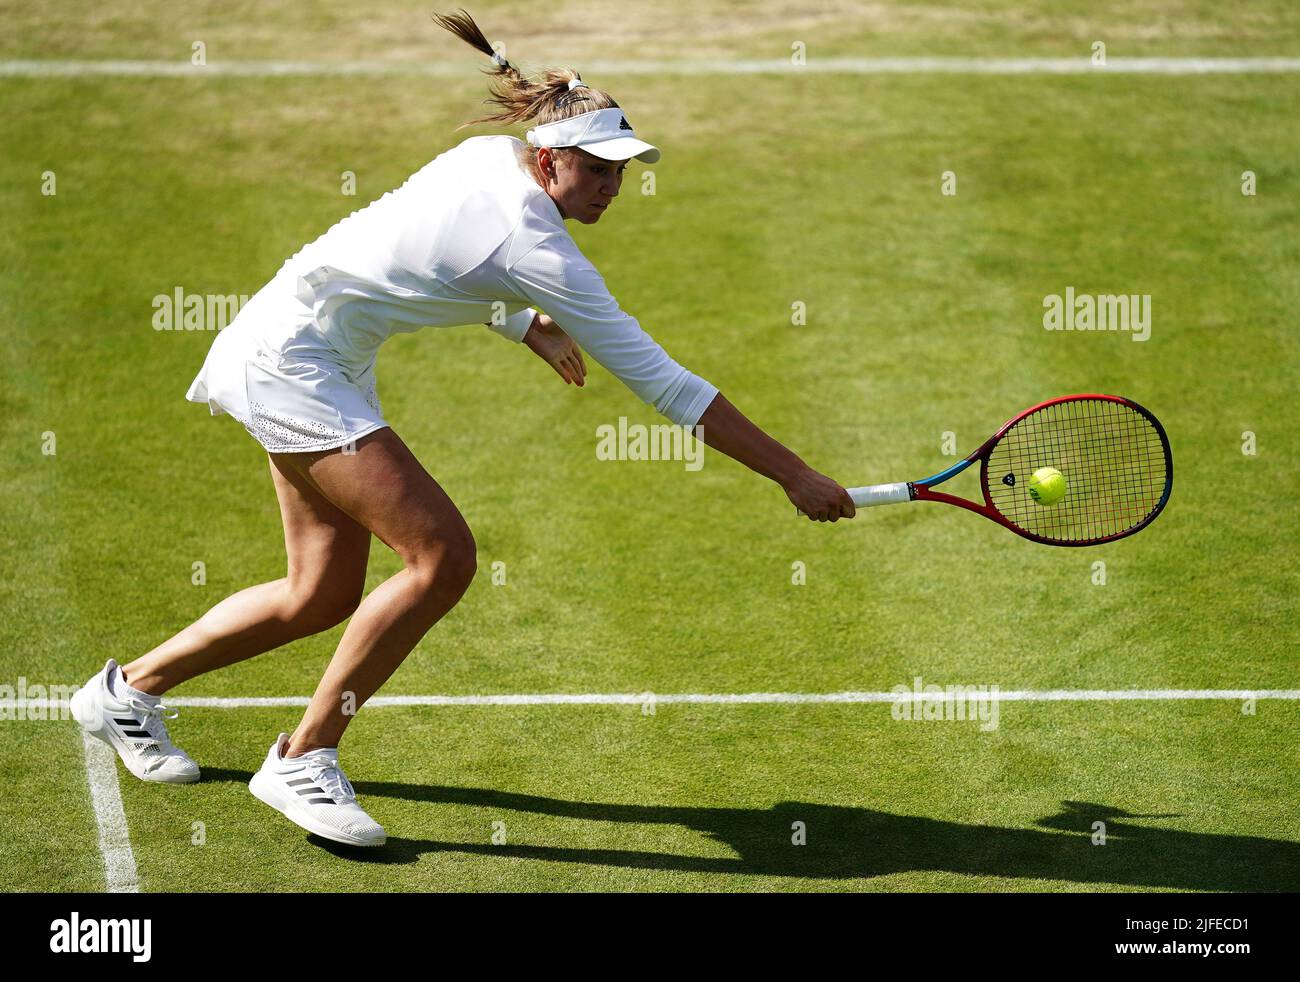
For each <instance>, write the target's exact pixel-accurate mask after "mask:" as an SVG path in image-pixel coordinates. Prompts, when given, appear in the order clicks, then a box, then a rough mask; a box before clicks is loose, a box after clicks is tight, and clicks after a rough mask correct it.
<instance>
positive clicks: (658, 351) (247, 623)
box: [72, 11, 854, 845]
mask: <svg viewBox="0 0 1300 982" xmlns="http://www.w3.org/2000/svg"><path fill="white" fill-rule="evenodd" d="M437 19H438V21H439V23H440V24H441V25H442V26H443V27H445V28H446V29H448V30H449V31H451V32H453V33H454V34H456V35H457V36H458V37H460V38H462V39H463V40H465V41H467V42H468V43H470V44H472V45H473V46H474V47H475V48H477V49H478V50H479V51H481V52H483V53H484V54H486V55H489V56H491V57H492V58H493V61H494V62H495V68H494V69H489V71H491V72H492V73H493V76H494V79H493V84H492V86H491V99H490V100H489V101H490V102H491V103H493V104H495V106H496V107H498V110H499V111H496V112H494V113H493V114H492V115H489V116H486V117H484V118H482V119H477V120H473V122H475V123H478V122H495V123H515V122H524V121H530V122H532V123H533V124H534V125H533V128H532V129H530V130H528V133H527V144H524V143H523V142H521V141H520V140H517V139H515V138H514V137H510V136H477V137H472V138H470V139H467V140H465V141H464V142H463V143H461V144H460V145H459V146H457V147H455V148H454V149H452V150H448V151H447V152H446V153H443V154H441V155H440V156H439V157H437V158H436V159H435V160H433V161H432V162H431V163H429V164H428V165H426V166H425V167H423V168H422V169H421V170H419V171H417V172H416V173H415V174H414V175H413V176H412V177H411V178H409V179H408V180H407V181H406V183H405V184H403V185H402V186H401V187H400V188H398V189H397V190H395V191H391V192H389V193H387V194H385V195H384V196H383V197H381V198H380V199H379V200H377V201H375V202H373V203H372V204H370V205H369V206H368V207H365V208H363V209H361V210H360V211H357V212H354V213H353V214H352V215H350V216H349V217H347V218H345V219H343V220H342V221H340V222H339V223H338V224H336V225H335V226H333V227H332V228H331V229H329V231H327V232H326V233H325V234H324V235H322V236H321V237H320V238H318V239H316V241H314V242H312V243H311V244H310V245H308V246H306V247H305V248H303V249H302V250H300V251H299V252H298V253H297V254H295V255H294V256H293V257H291V258H290V259H289V260H288V261H287V262H285V264H284V266H283V267H282V268H281V269H280V271H279V273H278V274H277V275H276V276H275V277H274V278H273V279H272V280H271V282H270V283H268V284H267V285H266V286H265V287H263V288H262V289H261V290H260V291H259V292H258V293H257V295H256V296H255V297H253V299H252V300H250V301H249V302H248V303H247V304H246V305H245V307H244V308H243V310H242V311H241V312H240V313H239V316H238V317H237V318H236V319H235V320H234V322H233V323H231V325H230V326H229V327H227V328H226V329H225V330H224V331H222V332H221V333H220V334H219V335H217V337H216V339H215V340H214V341H213V344H212V347H211V349H210V351H209V353H208V356H207V359H206V361H205V362H204V365H203V368H202V370H201V371H200V372H199V374H198V377H197V378H195V380H194V383H193V385H192V386H191V387H190V390H189V393H188V395H187V398H188V399H190V400H191V401H193V402H199V403H206V404H207V405H208V406H209V407H210V410H211V414H212V415H214V416H215V415H220V414H223V413H228V414H229V415H231V416H233V417H235V418H236V419H238V420H239V421H240V422H241V423H242V424H243V425H244V426H245V427H246V428H247V429H248V431H249V433H251V434H252V436H253V437H254V438H255V439H256V440H257V441H258V443H260V444H261V445H262V447H263V448H265V450H266V452H267V454H268V457H269V460H270V470H271V478H272V480H273V481H274V484H275V491H276V494H277V496H278V498H279V504H280V513H281V516H282V517H283V520H284V539H285V548H286V551H287V553H288V573H287V575H286V576H285V577H284V578H282V579H279V580H276V581H274V582H272V583H262V584H260V585H257V586H252V587H249V588H247V589H245V590H242V591H240V592H239V593H236V594H234V595H233V596H230V597H228V598H226V599H225V600H223V601H222V602H221V603H219V604H217V605H216V606H215V607H213V608H212V609H211V610H209V611H208V612H207V613H206V614H204V615H203V616H202V617H201V618H200V619H199V620H198V621H196V622H195V623H194V624H192V625H190V626H189V627H187V628H185V629H184V630H183V631H181V632H180V633H179V634H177V635H176V636H175V637H173V638H171V639H170V640H168V641H166V642H164V643H163V644H161V645H159V646H158V647H157V648H155V649H154V650H152V651H150V652H149V653H148V654H146V655H144V656H142V657H140V658H137V659H136V660H135V661H133V662H131V663H130V664H127V665H123V666H119V665H118V664H117V663H116V662H115V661H113V660H111V659H110V660H109V661H108V663H107V664H106V665H105V667H104V669H103V670H102V671H100V672H99V673H98V674H96V675H95V676H94V677H93V678H92V679H91V680H90V681H89V682H88V683H87V684H86V686H85V687H83V688H82V689H81V690H79V691H78V692H77V693H76V694H75V695H74V697H73V700H72V710H73V713H74V715H75V716H76V718H77V720H78V721H79V722H80V723H81V725H82V726H83V727H84V728H85V729H86V730H88V731H89V732H91V733H93V734H95V735H96V736H98V737H99V738H100V739H102V740H104V741H106V742H107V743H109V744H110V745H111V746H113V748H114V749H115V750H117V752H118V754H119V755H120V756H121V758H122V760H123V762H124V763H125V764H126V766H127V768H128V769H129V770H130V771H131V772H132V773H133V774H135V775H136V776H137V777H139V778H141V779H143V780H146V781H167V782H188V781H196V780H198V777H199V769H198V767H197V765H196V764H195V763H194V761H193V760H191V759H190V757H189V756H188V755H186V754H185V752H184V751H182V750H180V749H179V748H178V747H176V746H175V745H174V744H173V743H172V742H171V739H170V737H169V735H168V732H167V728H166V724H165V723H164V722H163V720H164V719H173V718H175V716H176V714H175V713H174V712H173V711H170V710H169V709H168V707H167V706H165V705H164V704H163V703H162V702H161V700H160V696H162V694H163V693H165V692H167V691H168V690H169V689H171V688H172V687H173V686H175V685H177V684H178V683H181V682H184V681H186V680H187V679H191V678H194V677H195V676H197V675H200V674H202V673H204V672H210V671H213V670H214V669H218V668H222V667H224V666H226V665H231V664H234V663H235V662H238V661H241V660H243V659H246V658H251V657H252V656H254V655H257V654H260V653H262V652H265V651H269V650H271V649H273V648H277V647H279V646H280V645H283V644H285V643H287V642H289V641H292V640H294V639H296V638H302V637H305V636H307V635H311V634H315V633H317V632H319V631H324V630H326V629H328V628H330V627H333V626H335V625H336V624H339V623H340V622H342V621H343V620H345V619H347V618H348V617H349V616H350V617H351V622H350V623H349V624H348V626H347V629H346V630H345V632H344V634H343V637H342V640H341V641H340V642H339V646H338V650H337V651H336V653H335V654H334V657H333V659H332V660H331V661H330V663H329V666H328V668H327V669H326V671H325V675H324V677H323V678H322V679H321V681H320V684H319V685H318V687H317V688H316V692H315V694H314V695H313V696H312V699H311V704H310V705H309V706H308V708H307V711H306V713H305V714H304V716H303V718H302V720H301V721H300V722H299V723H298V726H297V727H296V728H295V729H294V731H293V732H292V733H288V734H286V733H281V734H280V735H279V736H278V737H277V738H276V739H275V741H274V743H272V745H271V748H270V750H269V751H268V753H267V755H266V759H265V761H264V762H263V764H262V766H261V769H260V770H259V771H258V772H257V773H256V774H255V775H254V777H253V779H252V781H251V782H250V789H251V790H252V792H253V794H255V795H256V796H257V797H258V798H259V799H261V800H262V801H264V802H266V803H267V804H269V805H271V806H272V807H273V808H276V809H277V810H279V811H280V812H282V813H283V814H284V815H285V816H286V817H288V818H289V819H291V820H292V821H294V822H296V823H297V824H298V825H300V826H302V827H303V828H305V829H308V830H309V831H311V832H314V833H316V834H317V835H320V836H323V837H324V838H327V839H331V840H334V841H336V842H341V843H348V844H352V845H379V844H382V843H383V842H384V839H385V833H384V830H383V829H382V828H381V827H380V826H379V824H378V823H376V822H375V821H374V820H373V819H371V818H370V816H369V815H367V814H366V812H365V811H364V810H362V808H361V807H360V806H359V805H358V804H357V802H356V797H355V794H354V792H353V789H352V786H351V785H350V784H349V783H348V780H347V778H346V776H345V775H344V774H343V771H342V770H341V769H340V767H339V758H338V746H339V741H340V738H341V737H342V736H343V732H344V730H345V729H346V728H347V725H348V723H349V722H350V721H351V719H352V715H353V714H354V713H355V708H359V707H360V706H361V705H362V704H363V703H365V701H366V700H367V699H368V698H369V697H370V696H371V695H373V694H374V693H375V691H376V690H378V689H379V687H380V686H381V685H383V684H384V682H385V681H387V680H388V678H389V677H390V676H391V675H392V674H393V672H394V671H395V670H396V669H397V666H398V665H399V664H401V662H402V660H403V659H404V658H405V657H406V656H407V654H408V653H409V652H410V651H411V650H412V649H413V648H414V647H415V645H416V643H417V642H418V641H419V640H420V638H421V637H423V636H424V634H425V632H427V631H428V630H429V629H430V627H432V626H433V625H434V624H435V623H436V622H437V621H438V620H439V618H441V617H442V616H443V615H444V614H446V613H447V611H449V610H450V609H451V608H452V607H453V606H455V604H456V602H457V601H458V600H459V599H460V597H461V595H462V594H463V593H464V592H465V590H466V589H467V587H468V586H469V583H470V580H471V579H472V578H473V576H474V574H475V570H476V562H477V561H476V556H475V547H474V538H473V536H472V535H471V534H470V530H469V527H468V526H467V525H466V524H465V519H464V518H463V517H462V516H461V513H460V512H459V511H458V510H457V508H456V506H455V505H454V504H453V503H452V502H451V500H450V499H449V498H448V497H447V495H446V494H445V493H444V492H443V490H442V488H441V487H439V485H438V483H437V482H436V481H435V480H434V479H433V478H432V477H431V476H430V475H429V474H428V473H427V472H426V471H425V469H424V468H423V467H422V466H421V465H420V463H419V461H418V460H416V459H415V457H414V456H413V455H412V454H411V451H410V450H408V449H407V446H406V444H405V443H403V442H402V440H401V439H400V438H399V437H398V435H397V434H396V433H395V432H394V431H393V429H392V428H391V427H390V426H389V424H388V423H387V422H386V421H385V419H384V416H383V412H382V410H381V408H380V404H379V400H378V398H377V397H376V394H375V357H376V354H377V352H378V350H379V348H380V346H381V345H382V344H383V342H384V340H385V339H386V338H388V337H389V336H391V335H392V334H394V333H398V332H406V331H414V330H416V329H418V328H421V327H425V326H434V327H448V326H452V325H462V324H484V323H486V325H487V326H488V327H489V328H491V330H493V331H495V332H496V333H497V334H499V335H501V336H502V337H505V338H507V339H509V340H510V341H513V342H521V343H523V344H524V345H526V346H527V347H528V349H529V350H531V351H532V352H533V353H534V354H536V355H537V356H538V357H540V358H541V359H542V360H543V361H545V362H546V363H547V364H548V365H550V366H551V367H552V368H553V369H554V370H555V371H556V372H557V373H558V374H559V376H560V378H562V379H563V380H564V381H565V383H566V384H573V385H577V386H582V385H583V384H584V382H585V379H586V374H587V367H586V362H585V359H584V352H585V354H587V355H590V356H591V357H592V358H594V359H595V360H596V361H597V362H599V363H600V364H601V365H603V366H604V367H605V368H606V369H608V370H609V372H610V373H611V374H613V375H614V376H615V377H617V378H618V379H620V380H621V381H622V382H623V383H624V384H626V385H627V386H628V388H630V389H631V390H632V392H633V393H635V394H636V395H637V396H638V397H640V398H641V399H642V400H644V401H645V402H646V403H650V404H653V405H654V407H655V408H656V409H657V410H659V411H660V412H661V413H663V414H664V415H665V416H667V417H668V419H670V420H672V421H673V422H674V423H677V424H680V425H683V426H688V427H693V426H695V425H696V424H697V423H698V424H700V425H701V426H702V427H703V439H704V442H705V443H706V444H708V445H709V446H710V447H713V448H714V449H716V450H718V451H720V452H721V453H724V454H726V455H727V456H729V457H732V458H734V459H735V460H737V461H739V462H740V463H742V464H744V465H745V466H746V467H748V468H750V469H751V470H753V471H755V472H756V473H758V474H761V475H763V476H764V477H767V478H769V479H771V480H773V481H775V482H777V483H778V484H779V485H780V486H781V488H782V489H783V490H784V491H785V493H786V495H787V496H788V497H789V499H790V501H791V502H793V503H794V504H795V505H796V506H797V507H798V508H799V509H800V510H801V511H803V512H804V513H805V514H806V515H808V516H809V517H810V518H812V519H814V520H816V521H831V522H834V521H836V520H838V519H839V518H842V517H843V518H851V517H852V516H853V513H854V508H853V502H852V500H851V499H850V498H849V496H848V494H847V492H846V491H845V489H844V488H842V487H841V486H840V485H839V484H837V483H836V482H835V481H832V480H831V479H830V478H828V477H825V476H823V475H821V474H819V473H817V472H816V471H814V470H812V469H811V468H809V467H808V466H807V465H805V464H804V462H803V461H802V460H800V459H799V457H798V456H796V455H795V454H794V453H792V452H791V451H789V450H788V449H786V448H785V447H784V446H782V445H781V444H780V443H778V442H777V441H776V440H774V439H772V438H771V437H770V436H768V435H767V434H765V433H764V432H763V431H762V430H760V429H759V428H758V427H757V426H755V425H754V424H753V423H751V422H750V421H749V420H748V419H747V418H746V417H745V416H744V415H742V414H741V413H740V411H739V410H738V409H736V407H735V406H733V405H732V404H731V403H730V402H728V401H727V399H726V398H724V397H723V396H722V395H721V394H720V393H719V392H718V390H717V389H716V388H715V387H714V386H712V385H710V384H709V383H708V382H706V381H705V380H704V379H702V378H700V377H699V376H697V375H694V374H692V373H691V372H689V371H687V370H686V369H685V368H683V367H682V366H681V365H679V364H677V362H675V361H673V359H672V358H670V357H669V356H668V354H667V353H666V352H665V351H664V349H663V348H661V347H660V346H659V345H658V344H657V343H656V342H655V341H654V340H652V339H651V338H650V336H649V335H648V334H646V332H645V331H643V330H642V329H641V326H640V324H639V323H638V322H637V320H636V319H635V318H634V317H632V316H630V315H628V314H627V313H625V312H624V311H623V310H621V309H620V308H619V305H618V303H617V302H616V301H615V300H614V298H613V297H612V296H610V293H609V290H608V289H607V288H606V286H605V282H604V280H603V279H602V278H601V276H600V274H599V273H598V272H597V271H596V270H595V268H594V267H593V266H592V264H591V263H590V262H589V261H588V260H587V258H586V257H585V256H583V254H582V253H581V252H580V251H579V250H578V247H577V245H576V244H575V243H574V241H573V239H572V237H571V236H570V235H569V233H568V231H566V229H565V225H564V223H565V222H566V221H569V220H572V221H577V222H581V223H582V224H584V225H592V224H595V223H596V222H598V221H600V219H601V217H602V216H603V215H604V214H605V212H606V211H607V210H608V209H609V208H610V205H611V204H612V203H613V202H614V200H615V198H616V197H617V196H618V193H619V188H620V186H621V184H622V180H623V171H624V169H625V168H626V167H627V164H628V161H629V160H631V159H633V158H635V159H637V160H642V161H645V162H647V163H653V162H654V161H656V160H658V159H659V151H658V150H657V149H656V148H655V147H653V146H651V145H650V144H649V143H646V142H644V141H642V140H640V139H638V138H637V136H636V134H635V132H634V131H633V129H632V126H631V124H630V123H629V122H628V120H627V117H626V115H625V114H624V112H623V110H622V109H620V108H619V106H618V104H617V103H616V102H615V101H614V100H613V99H612V98H610V97H609V96H608V95H607V94H606V93H604V92H601V91H599V90H597V89H594V88H591V87H590V86H588V85H587V84H586V83H584V82H583V81H582V80H581V78H580V77H579V75H578V74H577V72H575V71H573V70H571V69H567V68H563V69H549V70H547V71H545V72H544V73H542V74H541V75H540V76H538V77H536V78H532V79H530V78H525V77H524V76H523V75H522V74H521V73H520V72H519V71H518V70H517V69H516V68H515V67H514V66H513V65H511V64H510V63H509V62H508V61H507V60H506V59H505V58H503V57H501V56H500V55H498V54H496V53H495V52H494V50H493V48H492V46H491V44H489V43H488V41H487V39H486V38H485V37H484V36H483V34H482V32H481V31H480V30H479V28H478V26H477V25H476V24H475V23H474V21H473V19H472V18H471V17H470V16H469V15H468V14H466V13H465V12H463V11H461V12H460V13H458V14H454V15H451V16H447V17H442V16H439V17H437ZM466 125H469V124H466ZM543 311H544V313H543ZM502 425H505V426H508V425H509V421H508V420H503V421H502ZM372 535H376V536H378V537H379V538H380V539H381V540H382V541H383V542H384V543H386V544H387V545H388V546H389V547H390V548H391V549H393V550H394V551H395V552H396V553H397V554H398V555H399V556H400V557H401V558H402V560H403V562H404V565H405V568H404V569H402V570H401V571H400V572H399V573H397V574H396V575H395V576H393V577H392V578H391V579H389V580H387V581H386V582H384V583H382V584H381V585H380V586H378V587H377V588H376V589H375V590H373V591H372V592H371V593H370V595H369V596H367V597H365V599H364V600H363V599H362V590H363V587H364V584H365V578H366V563H367V559H368V556H369V551H370V537H371V536H372Z"/></svg>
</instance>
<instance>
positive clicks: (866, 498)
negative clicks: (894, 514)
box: [846, 481, 912, 508]
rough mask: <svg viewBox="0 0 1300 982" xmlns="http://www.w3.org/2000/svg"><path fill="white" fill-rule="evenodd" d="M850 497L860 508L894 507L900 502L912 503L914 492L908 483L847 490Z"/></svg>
mask: <svg viewBox="0 0 1300 982" xmlns="http://www.w3.org/2000/svg"><path fill="white" fill-rule="evenodd" d="M846 490H847V491H848V492H849V497H850V498H852V499H853V503H854V504H855V505H857V506H858V507H859V508H871V507H873V506H875V505H893V504H897V503H898V502H900V501H911V500H912V490H911V488H910V487H909V486H908V483H907V482H906V481H903V482H902V483H901V484H870V485H868V486H867V487H865V488H847V489H846Z"/></svg>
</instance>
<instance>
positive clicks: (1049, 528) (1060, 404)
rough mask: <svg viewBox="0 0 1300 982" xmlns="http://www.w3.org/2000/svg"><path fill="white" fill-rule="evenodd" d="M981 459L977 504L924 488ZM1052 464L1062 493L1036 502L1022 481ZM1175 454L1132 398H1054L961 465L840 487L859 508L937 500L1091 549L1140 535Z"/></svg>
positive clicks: (1164, 495)
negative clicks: (913, 477) (918, 477)
mask: <svg viewBox="0 0 1300 982" xmlns="http://www.w3.org/2000/svg"><path fill="white" fill-rule="evenodd" d="M977 462H978V463H979V465H980V487H981V489H982V490H983V492H984V501H983V503H980V502H977V501H969V500H967V499H966V498H958V497H955V496H954V495H951V494H944V493H943V492H942V491H934V490H932V489H933V488H934V487H935V486H936V485H939V484H942V483H943V482H944V481H947V480H948V479H949V478H951V477H955V476H956V475H957V474H960V473H961V472H962V471H964V470H965V469H966V468H968V467H970V466H971V465H972V464H975V463H977ZM1042 467H1052V468H1055V469H1056V470H1058V471H1060V472H1061V474H1062V476H1063V477H1064V478H1065V484H1066V490H1065V494H1064V496H1063V497H1062V498H1061V499H1060V500H1059V501H1056V502H1055V503H1054V504H1051V505H1042V504H1039V503H1038V502H1037V501H1036V500H1034V498H1033V496H1032V495H1031V494H1030V492H1029V484H1030V478H1031V477H1032V476H1033V474H1034V472H1035V471H1037V470H1038V469H1039V468H1042ZM1173 484H1174V458H1173V454H1172V453H1170V450H1169V438H1168V437H1167V436H1166V435H1165V429H1164V427H1163V426H1161V425H1160V421H1159V420H1157V419H1156V418H1155V416H1153V415H1152V414H1151V413H1150V411H1148V410H1147V409H1144V408H1143V407H1142V406H1139V405H1138V404H1137V403H1136V402H1134V401H1133V400H1131V399H1125V398H1123V397H1121V396H1107V395H1075V396H1062V397H1061V398H1059V399H1052V400H1050V401H1048V402H1044V403H1041V404H1039V405H1037V406H1034V407H1033V408H1032V409H1026V410H1025V411H1024V412H1023V413H1021V414H1020V415H1019V416H1016V417H1014V418H1012V419H1010V420H1008V421H1007V423H1006V424H1005V425H1004V426H1003V427H1002V429H1000V430H998V431H997V432H996V433H994V434H993V435H992V436H991V437H989V438H988V440H987V441H985V443H984V445H983V446H982V447H980V448H979V449H978V450H976V451H975V452H974V453H973V454H971V455H970V456H969V457H967V458H966V459H965V460H963V461H961V462H960V463H957V464H954V465H953V466H951V467H949V468H948V469H947V470H944V471H940V472H939V473H938V474H935V475H934V476H933V477H927V478H926V479H925V480H923V481H906V482H904V483H902V484H873V485H870V486H868V487H862V488H848V489H847V490H848V492H849V496H850V497H851V498H852V499H853V503H854V504H855V505H856V506H857V507H859V508H871V507H874V506H876V505H892V504H896V503H899V502H904V501H942V502H944V503H945V504H949V505H956V506H957V507H959V508H965V509H966V510H967V511H973V512H975V514H977V515H983V516H984V517H985V518H989V519H992V520H993V521H995V522H997V523H998V524H999V525H1004V526H1006V527H1007V528H1009V529H1011V531H1012V532H1015V533H1016V534H1017V535H1022V536H1024V537H1025V538H1026V539H1031V540H1033V541H1034V542H1042V543H1045V544H1046V545H1051V546H1092V545H1098V544H1099V543H1102V542H1114V541H1115V540H1116V539H1122V538H1124V537H1125V536H1129V535H1133V534H1134V533H1135V532H1140V531H1141V530H1142V529H1144V528H1146V527H1147V526H1148V525H1150V524H1151V522H1152V521H1154V519H1155V517H1156V516H1157V515H1159V514H1160V512H1161V510H1163V509H1164V507H1165V504H1166V503H1167V502H1168V501H1169V492H1170V491H1171V490H1172V489H1173Z"/></svg>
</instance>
